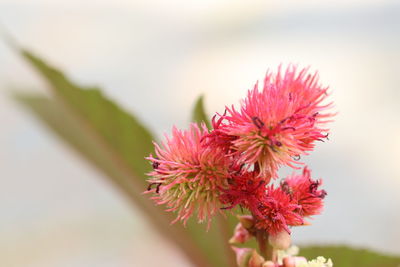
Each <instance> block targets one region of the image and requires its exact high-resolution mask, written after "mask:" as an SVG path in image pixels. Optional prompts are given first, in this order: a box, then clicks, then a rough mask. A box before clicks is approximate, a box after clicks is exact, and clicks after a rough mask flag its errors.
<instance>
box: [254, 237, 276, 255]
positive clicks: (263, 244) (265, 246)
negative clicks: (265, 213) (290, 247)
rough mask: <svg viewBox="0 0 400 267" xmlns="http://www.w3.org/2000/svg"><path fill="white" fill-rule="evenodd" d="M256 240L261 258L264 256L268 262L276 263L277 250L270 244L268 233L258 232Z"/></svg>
mask: <svg viewBox="0 0 400 267" xmlns="http://www.w3.org/2000/svg"><path fill="white" fill-rule="evenodd" d="M256 239H257V243H258V248H259V250H260V254H261V256H263V257H264V259H265V260H266V261H272V262H276V261H277V255H276V250H275V249H274V248H273V247H272V246H271V245H270V244H269V242H268V233H267V232H265V231H262V230H257V233H256Z"/></svg>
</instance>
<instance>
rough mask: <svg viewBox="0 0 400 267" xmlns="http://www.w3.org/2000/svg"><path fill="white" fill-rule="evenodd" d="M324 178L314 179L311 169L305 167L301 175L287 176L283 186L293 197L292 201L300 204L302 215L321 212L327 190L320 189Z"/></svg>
mask: <svg viewBox="0 0 400 267" xmlns="http://www.w3.org/2000/svg"><path fill="white" fill-rule="evenodd" d="M320 185H322V180H316V181H314V180H312V179H311V171H310V170H309V169H308V168H307V167H305V168H304V169H303V173H302V174H300V175H296V174H294V175H292V176H289V177H288V178H286V179H285V180H284V181H283V182H282V183H281V187H282V188H283V190H284V191H286V192H287V193H288V194H289V195H290V196H291V197H292V202H294V203H296V204H298V205H299V209H298V213H299V214H301V215H302V216H311V215H316V214H320V213H321V211H322V208H323V205H324V203H323V199H324V198H325V196H326V191H325V190H318V187H319V186H320Z"/></svg>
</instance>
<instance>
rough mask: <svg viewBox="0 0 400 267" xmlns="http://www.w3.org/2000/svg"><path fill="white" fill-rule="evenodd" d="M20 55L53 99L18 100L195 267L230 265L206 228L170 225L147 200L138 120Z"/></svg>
mask: <svg viewBox="0 0 400 267" xmlns="http://www.w3.org/2000/svg"><path fill="white" fill-rule="evenodd" d="M21 53H22V55H23V56H24V58H25V59H27V60H28V61H29V62H30V63H31V64H32V66H33V67H34V69H35V70H37V71H38V72H39V74H41V75H42V76H43V77H44V79H45V80H46V81H47V82H48V83H49V85H50V89H51V90H52V92H53V93H54V97H50V98H49V97H43V96H29V95H19V96H17V100H18V101H19V102H20V103H21V104H23V105H24V106H25V107H27V108H29V109H30V110H31V111H32V112H33V113H34V114H35V115H36V116H37V117H38V118H39V119H40V120H41V121H42V122H44V123H45V124H46V125H47V126H48V127H49V128H50V129H51V130H52V131H53V132H55V133H56V134H57V135H58V136H60V137H61V138H62V139H63V140H64V141H65V142H66V143H68V144H69V145H71V146H72V147H73V148H74V149H75V150H76V151H78V152H79V153H80V154H81V155H82V156H83V157H84V158H85V159H87V160H88V161H89V162H91V163H92V164H93V165H94V166H95V167H96V168H98V169H99V170H101V171H102V172H103V173H104V174H106V177H107V178H108V179H109V180H110V181H111V182H112V183H113V184H114V185H115V186H116V187H117V188H118V189H120V190H121V192H123V193H125V195H126V196H127V197H128V199H129V200H131V202H132V203H134V204H135V205H136V207H138V208H140V210H141V211H142V212H143V214H144V215H146V216H147V218H148V219H149V221H150V222H151V223H152V224H153V225H154V229H155V230H157V231H159V232H160V233H161V234H162V235H163V236H165V237H166V238H168V239H169V240H170V241H171V242H173V243H174V244H175V245H176V246H178V247H179V248H180V249H181V250H182V251H183V252H184V253H185V255H186V256H187V257H188V259H189V260H191V261H192V263H193V264H194V265H195V266H215V267H217V266H230V264H229V263H228V260H229V259H227V258H226V257H225V256H226V253H224V252H223V251H222V250H223V249H224V248H225V246H224V245H223V243H222V242H216V243H213V241H215V240H213V238H212V237H213V235H211V232H210V234H205V226H204V225H199V224H197V223H194V222H192V223H190V225H189V226H188V227H187V228H186V229H185V228H184V227H183V226H182V224H180V223H176V224H174V225H170V223H171V221H172V220H173V216H174V215H173V214H171V213H168V212H165V211H164V209H165V207H161V206H156V205H154V203H153V202H152V201H151V200H150V199H149V197H148V196H143V194H142V193H143V192H144V191H146V188H147V183H146V176H145V173H146V172H148V171H149V170H150V164H149V163H148V162H147V161H146V160H145V159H144V157H146V156H147V155H149V154H150V153H151V152H152V151H153V145H152V140H153V137H152V135H151V133H150V132H149V131H148V130H147V129H146V128H145V127H144V126H143V125H142V124H141V123H140V122H139V120H138V119H136V118H135V117H134V116H132V115H131V114H129V113H127V112H126V111H124V110H123V109H121V108H120V107H118V106H117V105H116V104H115V103H114V102H112V101H111V100H109V99H108V98H107V97H105V96H104V95H102V93H101V92H100V91H99V90H98V89H95V88H82V87H79V86H78V85H76V84H74V83H73V82H71V81H70V80H69V79H67V78H66V77H65V76H64V75H63V74H62V73H61V72H60V71H58V70H57V69H55V68H53V67H51V66H49V65H48V64H46V63H45V62H44V61H43V60H41V59H39V58H38V57H36V56H34V55H32V54H31V53H29V52H28V51H25V50H23V51H21ZM189 229H190V230H189ZM210 248H211V249H212V251H211V249H210Z"/></svg>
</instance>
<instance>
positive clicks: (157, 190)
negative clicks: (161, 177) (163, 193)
mask: <svg viewBox="0 0 400 267" xmlns="http://www.w3.org/2000/svg"><path fill="white" fill-rule="evenodd" d="M153 185H157V187H156V193H157V194H158V193H160V187H161V183H150V184H149V186H148V187H147V191H150V190H152V189H153V188H152V187H153Z"/></svg>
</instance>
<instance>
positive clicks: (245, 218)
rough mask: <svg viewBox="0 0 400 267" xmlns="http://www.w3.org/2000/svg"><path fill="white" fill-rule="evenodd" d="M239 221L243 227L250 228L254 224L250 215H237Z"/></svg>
mask: <svg viewBox="0 0 400 267" xmlns="http://www.w3.org/2000/svg"><path fill="white" fill-rule="evenodd" d="M237 218H238V219H239V221H240V223H241V224H242V225H243V227H244V228H246V229H250V228H252V227H253V226H254V218H253V216H251V215H241V216H237Z"/></svg>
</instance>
